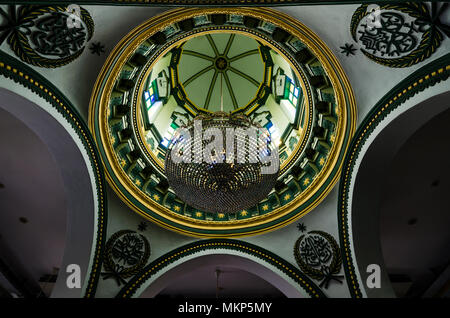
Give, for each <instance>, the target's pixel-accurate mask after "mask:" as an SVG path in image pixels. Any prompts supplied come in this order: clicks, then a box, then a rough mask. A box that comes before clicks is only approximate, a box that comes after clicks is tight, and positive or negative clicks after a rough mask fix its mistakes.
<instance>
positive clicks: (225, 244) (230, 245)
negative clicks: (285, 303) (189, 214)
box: [116, 239, 326, 298]
mask: <svg viewBox="0 0 450 318" xmlns="http://www.w3.org/2000/svg"><path fill="white" fill-rule="evenodd" d="M217 249H227V250H231V251H236V252H241V253H245V254H248V255H252V256H255V257H257V258H259V259H261V260H262V261H264V262H266V263H268V264H270V265H271V266H274V267H275V268H277V269H278V270H279V271H281V272H283V273H284V274H285V275H287V276H288V277H289V278H291V279H293V280H294V281H295V282H296V283H297V284H298V285H300V286H301V287H302V288H303V289H305V290H306V292H307V293H308V294H309V296H311V297H312V298H326V296H325V294H324V293H323V292H322V291H321V290H320V288H318V287H317V286H316V285H315V284H314V282H312V281H311V280H310V279H309V278H308V277H306V276H305V275H304V274H303V273H302V272H301V271H299V270H298V269H297V268H296V267H295V266H293V265H292V264H290V263H289V262H287V261H286V260H284V259H282V258H281V257H279V256H278V255H276V254H274V253H272V252H270V251H268V250H266V249H263V248H261V247H259V246H257V245H253V244H250V243H247V242H243V241H238V240H228V239H209V240H201V241H197V242H193V243H189V244H186V245H184V246H181V247H179V248H177V249H175V250H172V251H170V252H169V253H167V254H164V255H163V256H161V257H159V258H157V259H156V260H154V261H153V262H151V263H150V264H148V265H147V266H146V267H145V268H144V269H143V270H142V271H141V272H140V273H139V274H138V275H136V276H134V277H133V278H132V279H131V280H130V281H129V282H128V283H127V285H125V286H124V287H123V288H122V289H121V290H120V291H119V293H118V294H117V296H116V298H130V297H133V295H134V294H135V293H136V291H137V290H138V289H139V288H140V287H141V286H142V284H144V283H145V282H146V281H147V280H148V279H150V278H151V277H152V276H153V275H155V274H157V273H159V272H160V271H162V270H164V268H166V267H167V266H169V265H170V264H172V263H174V262H175V261H178V260H180V259H183V258H185V257H187V256H190V255H194V254H197V253H200V252H202V251H214V250H217Z"/></svg>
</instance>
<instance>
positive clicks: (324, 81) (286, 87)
mask: <svg viewBox="0 0 450 318" xmlns="http://www.w3.org/2000/svg"><path fill="white" fill-rule="evenodd" d="M221 105H223V110H224V111H226V112H232V113H241V114H243V115H245V116H247V117H248V118H249V119H251V120H253V121H256V122H258V123H259V124H260V125H261V126H263V127H265V128H267V129H268V130H269V132H270V134H271V138H272V139H273V140H275V141H276V143H277V145H278V146H279V156H280V164H281V165H280V174H279V178H278V181H277V184H276V186H275V188H274V189H273V190H272V191H271V192H270V193H269V195H268V196H267V198H266V199H264V200H262V201H261V202H259V203H258V204H256V205H254V206H252V207H250V208H249V209H246V210H243V211H238V212H236V213H226V214H225V213H221V212H217V213H210V212H207V211H199V210H198V209H195V208H193V207H191V206H189V205H188V204H186V203H185V202H183V201H182V200H181V199H180V198H178V197H177V195H176V194H175V192H174V191H173V190H172V189H171V188H170V187H169V184H168V182H167V179H166V177H165V175H164V159H165V157H166V151H167V148H168V146H169V142H170V139H171V137H172V135H173V134H174V132H175V131H176V129H177V128H179V127H181V126H183V125H184V124H185V123H186V122H187V121H188V120H192V119H193V118H194V117H195V116H197V115H199V114H202V113H209V112H216V111H219V110H221ZM90 126H91V129H92V130H93V132H94V135H95V138H96V141H97V143H98V145H99V148H100V150H101V153H102V156H103V162H104V164H105V167H106V171H107V174H108V179H109V181H110V183H111V185H112V186H113V188H114V189H115V191H116V192H117V193H118V194H119V195H120V196H121V197H122V198H123V199H124V201H125V202H126V203H127V204H129V205H130V206H131V207H132V208H133V209H134V210H135V211H137V212H138V213H140V214H142V215H143V216H144V217H147V218H149V219H151V220H153V221H155V222H157V223H159V224H161V225H163V226H165V227H167V228H170V229H173V230H176V231H180V232H182V233H185V234H190V235H194V236H209V237H213V236H240V235H248V234H256V233H261V232H264V231H267V230H270V229H274V228H277V227H279V226H282V225H284V224H286V223H288V222H292V221H293V220H295V219H297V218H299V217H301V216H302V215H304V214H305V213H307V212H309V211H310V210H311V209H312V208H313V207H314V206H315V205H317V204H318V203H319V202H320V200H321V199H323V198H324V197H325V195H326V194H327V193H328V192H329V191H330V190H331V188H332V186H333V185H334V183H335V182H336V180H337V176H338V172H339V168H340V165H341V162H342V160H343V156H344V155H345V149H346V147H347V145H348V142H349V138H350V136H351V135H352V133H353V130H354V126H355V104H354V98H353V94H352V91H351V88H350V86H349V83H348V81H347V79H346V77H345V74H344V73H343V71H342V69H341V67H340V65H339V64H338V62H337V60H336V59H335V58H334V56H333V55H332V53H331V52H330V51H329V49H328V48H327V47H326V46H325V45H324V44H323V43H322V42H321V40H320V39H319V38H318V37H317V36H316V35H314V34H313V33H312V32H311V31H310V30H308V29H307V28H306V27H305V26H303V25H302V24H300V23H299V22H298V21H296V20H293V19H291V18H289V17H288V16H286V15H284V14H281V13H279V12H276V11H274V10H269V9H251V10H250V9H178V10H173V11H169V12H167V13H165V14H163V15H161V16H158V17H155V18H152V19H150V20H149V21H147V22H146V23H144V24H143V25H141V26H139V27H137V28H136V29H135V30H133V31H132V32H131V33H130V34H129V35H128V36H126V37H125V38H124V39H123V40H122V41H121V43H119V45H118V46H117V47H116V48H115V50H114V51H113V52H112V54H111V55H110V57H109V58H108V60H107V62H106V64H105V66H104V68H103V70H102V72H101V74H100V76H99V78H98V80H97V83H96V87H95V90H94V93H93V96H92V99H91V110H90Z"/></svg>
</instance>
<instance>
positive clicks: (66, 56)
mask: <svg viewBox="0 0 450 318" xmlns="http://www.w3.org/2000/svg"><path fill="white" fill-rule="evenodd" d="M0 13H1V16H2V17H3V18H4V19H5V20H6V21H7V24H6V25H4V26H3V30H4V31H3V33H2V34H1V37H2V38H3V39H7V43H8V44H9V45H10V47H11V49H12V50H13V51H14V53H15V54H16V55H17V56H18V57H19V58H20V59H21V60H22V61H24V62H26V63H28V64H32V65H35V66H40V67H49V68H53V67H59V66H62V65H65V64H67V63H70V62H72V61H73V60H75V59H76V58H77V57H79V56H80V55H81V53H82V52H83V50H84V47H85V44H86V42H87V41H89V40H90V39H91V37H92V35H93V33H94V22H93V20H92V18H91V16H90V15H89V13H88V12H87V11H86V10H85V9H83V8H81V7H79V6H77V5H69V6H35V5H34V6H20V7H18V8H16V6H13V5H11V6H9V9H8V14H7V13H6V12H5V11H1V12H0Z"/></svg>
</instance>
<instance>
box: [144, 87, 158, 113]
mask: <svg viewBox="0 0 450 318" xmlns="http://www.w3.org/2000/svg"><path fill="white" fill-rule="evenodd" d="M144 99H145V106H146V107H147V111H148V110H149V109H150V108H151V107H152V106H153V105H154V104H155V102H157V101H158V100H159V97H158V88H157V86H156V80H154V81H152V83H151V84H150V85H149V87H148V90H147V91H144Z"/></svg>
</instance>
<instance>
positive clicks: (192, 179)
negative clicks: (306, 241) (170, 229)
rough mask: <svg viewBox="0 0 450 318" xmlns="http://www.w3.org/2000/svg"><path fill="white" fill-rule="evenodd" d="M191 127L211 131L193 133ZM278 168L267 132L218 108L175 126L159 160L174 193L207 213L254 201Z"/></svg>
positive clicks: (267, 188)
mask: <svg viewBox="0 0 450 318" xmlns="http://www.w3.org/2000/svg"><path fill="white" fill-rule="evenodd" d="M196 128H197V130H200V131H201V132H202V133H203V134H207V132H211V134H210V135H208V136H207V137H206V138H201V137H200V136H195V134H196V132H195V130H196ZM230 133H231V134H232V135H231V134H230ZM230 136H232V137H231V138H230ZM195 138H197V140H195ZM196 141H197V142H196ZM211 145H212V147H211ZM199 154H200V156H198V155H199ZM196 155H197V156H196ZM278 171H279V156H278V149H277V147H276V146H275V144H274V142H273V141H272V140H271V138H270V134H269V132H268V131H267V130H266V129H262V127H261V126H259V125H256V124H254V123H252V122H251V121H250V120H249V119H248V118H246V117H245V116H242V115H230V114H227V113H224V112H217V113H214V114H212V115H208V116H204V115H203V116H202V115H200V116H197V117H196V118H195V119H194V120H193V121H192V122H190V123H189V124H187V125H186V127H182V128H180V129H178V130H177V131H176V132H175V134H174V136H173V137H172V140H171V142H170V145H169V148H168V151H167V155H166V161H165V175H166V177H167V179H168V182H169V185H170V187H171V188H172V189H173V190H174V192H175V194H176V195H177V196H179V197H180V198H181V199H182V200H183V201H184V202H186V203H188V204H190V205H192V206H193V207H194V208H196V209H200V210H203V211H207V212H213V213H233V212H239V211H242V210H244V209H247V208H250V207H252V206H253V205H256V204H258V202H259V201H261V200H263V199H264V198H265V197H266V196H267V195H268V194H269V192H270V191H271V190H272V189H273V187H274V186H275V182H276V180H277V177H278Z"/></svg>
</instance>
